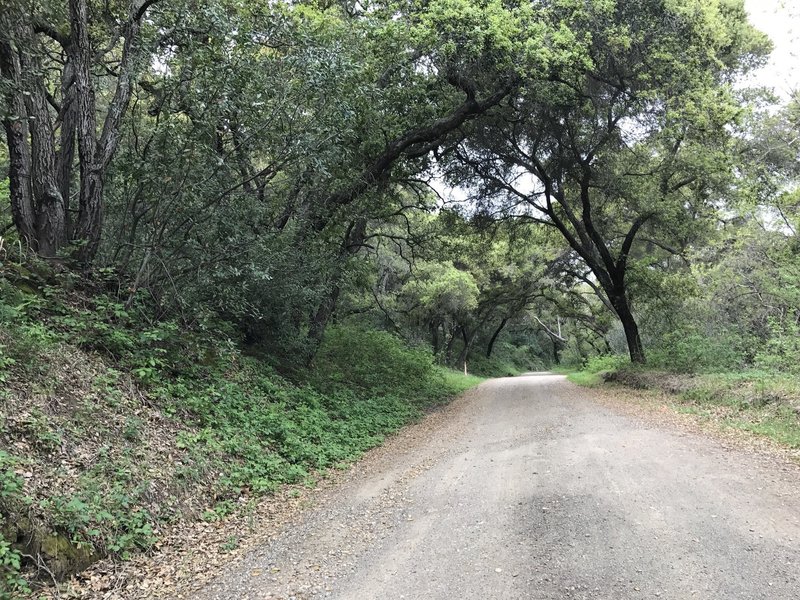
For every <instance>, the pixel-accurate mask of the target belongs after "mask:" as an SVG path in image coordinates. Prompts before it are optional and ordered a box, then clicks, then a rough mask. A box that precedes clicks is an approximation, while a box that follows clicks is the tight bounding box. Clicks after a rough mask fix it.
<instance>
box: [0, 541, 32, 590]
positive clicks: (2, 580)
mask: <svg viewBox="0 0 800 600" xmlns="http://www.w3.org/2000/svg"><path fill="white" fill-rule="evenodd" d="M21 565H22V556H21V555H20V553H19V552H18V551H17V550H15V549H14V548H12V547H11V544H10V543H9V542H8V541H7V540H6V539H5V538H4V537H3V536H2V534H0V600H14V599H15V598H19V597H20V596H22V595H23V594H27V593H30V591H31V590H30V587H29V586H28V582H27V581H26V580H25V578H24V577H23V576H22V575H21V573H20V568H21Z"/></svg>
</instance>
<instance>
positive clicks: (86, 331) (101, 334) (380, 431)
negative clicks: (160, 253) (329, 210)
mask: <svg viewBox="0 0 800 600" xmlns="http://www.w3.org/2000/svg"><path fill="white" fill-rule="evenodd" d="M0 286H2V288H3V289H2V290H0V291H2V294H0V298H1V299H2V300H0V384H2V387H1V388H0V395H1V396H2V397H1V398H0V400H2V402H0V514H2V517H3V521H2V524H0V598H3V599H4V600H5V598H11V597H15V596H18V595H21V594H23V593H25V592H26V591H27V589H28V585H29V583H30V582H31V581H34V580H36V578H37V577H41V576H44V577H45V578H49V577H50V575H49V574H48V572H50V573H52V574H53V575H54V576H56V577H60V576H63V575H66V574H68V573H70V572H74V571H76V570H80V569H81V568H84V567H85V566H87V565H88V564H90V563H91V562H92V561H94V560H96V559H97V558H98V557H101V556H106V555H111V556H116V557H118V558H120V559H124V558H126V557H127V556H130V555H131V554H132V553H135V552H139V551H142V550H147V549H148V548H150V547H152V546H153V544H155V543H156V542H157V540H158V538H159V535H160V533H161V530H162V529H163V528H164V527H166V526H168V525H174V524H175V523H180V522H181V521H186V520H196V519H205V520H216V519H221V518H224V517H225V516H226V515H228V514H230V513H233V512H236V511H238V510H241V509H242V508H243V507H246V506H248V504H249V503H250V502H251V501H253V499H254V498H257V497H258V496H260V495H263V494H267V493H270V492H272V491H273V490H275V489H276V488H277V487H278V486H281V485H283V484H287V483H298V482H306V483H309V484H311V483H312V482H313V477H314V476H316V475H317V474H319V473H323V474H324V471H325V470H326V469H331V468H339V467H342V466H343V465H346V464H347V463H349V462H351V461H353V460H354V459H356V458H357V457H358V456H359V455H360V454H361V453H363V452H364V451H365V450H367V449H369V448H371V447H373V446H375V445H377V444H380V443H381V441H382V440H383V439H384V437H385V436H386V435H389V434H391V433H392V432H394V431H396V430H398V429H399V428H401V427H402V426H404V425H405V424H407V423H409V422H411V421H413V420H414V419H416V418H418V417H419V416H420V415H422V414H423V413H424V411H425V410H427V409H429V408H431V407H433V406H435V405H437V404H440V403H442V402H445V401H446V400H447V399H449V398H451V397H452V396H454V395H455V394H457V393H459V392H461V391H463V390H465V389H467V388H468V387H471V386H473V385H475V384H476V383H478V382H479V381H480V379H479V378H475V377H464V376H463V375H460V374H458V373H455V372H450V371H447V370H445V369H442V368H441V367H438V366H437V365H435V363H434V361H433V358H432V357H431V355H430V353H429V352H427V351H425V350H422V349H416V348H410V347H408V346H407V345H405V344H404V343H403V342H402V341H401V340H400V339H399V338H397V337H395V336H393V335H390V334H388V333H384V332H377V331H368V330H363V329H359V328H355V327H348V326H338V327H332V328H330V330H329V332H328V334H327V336H326V338H325V341H324V343H323V345H322V347H321V349H320V351H319V354H318V355H317V358H316V361H315V365H314V367H313V368H311V369H307V370H298V371H297V372H296V373H295V374H294V377H293V380H291V381H290V380H288V379H286V377H284V376H282V375H280V374H279V373H278V372H277V371H276V370H275V368H274V367H272V366H271V365H270V364H269V363H268V362H266V360H264V358H263V357H261V356H258V355H250V354H248V352H247V349H246V348H244V347H242V346H240V345H239V344H237V343H235V342H234V340H235V337H234V335H233V332H231V331H229V330H226V329H225V325H224V323H215V322H213V321H210V320H207V321H205V322H199V323H198V324H196V325H195V327H193V328H191V329H187V328H185V327H181V326H179V325H178V324H177V323H171V322H167V323H164V322H148V321H146V320H144V319H143V318H142V315H140V314H138V313H137V311H136V307H135V305H134V306H127V307H126V306H124V305H123V304H121V303H119V302H116V301H114V300H113V299H112V298H110V297H108V296H105V295H103V294H97V293H92V294H82V293H78V292H73V293H71V294H67V293H64V292H62V291H60V290H61V289H63V288H59V289H54V288H45V289H44V290H43V293H41V294H38V295H33V294H27V293H22V292H20V291H19V290H18V289H16V288H14V287H12V286H10V285H8V284H7V283H6V282H4V281H2V280H0ZM25 556H27V557H29V558H28V559H27V564H26V560H25ZM31 557H32V558H33V559H34V560H31ZM34 563H38V566H39V571H38V572H37V571H36V564H34ZM23 575H24V577H23ZM36 583H37V584H38V583H39V581H36Z"/></svg>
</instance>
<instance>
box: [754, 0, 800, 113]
mask: <svg viewBox="0 0 800 600" xmlns="http://www.w3.org/2000/svg"><path fill="white" fill-rule="evenodd" d="M745 8H746V9H747V12H748V14H749V15H750V22H751V23H752V24H753V25H755V26H756V27H757V28H758V29H760V30H761V31H763V32H764V33H766V34H767V35H768V36H769V37H770V39H772V43H773V44H774V45H775V48H774V50H773V51H772V56H771V57H770V61H769V63H768V64H767V65H766V66H765V67H764V68H762V69H761V70H760V71H759V72H758V73H755V74H754V75H753V83H754V84H756V85H765V86H769V87H773V88H775V91H776V92H777V93H778V94H779V95H780V97H781V98H783V99H784V100H786V99H788V97H789V94H790V93H791V92H792V91H793V90H800V1H798V0H745Z"/></svg>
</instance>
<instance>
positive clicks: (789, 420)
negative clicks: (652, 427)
mask: <svg viewBox="0 0 800 600" xmlns="http://www.w3.org/2000/svg"><path fill="white" fill-rule="evenodd" d="M560 372H562V373H564V374H566V375H567V378H568V379H569V380H570V381H572V382H573V383H575V384H577V385H582V386H586V387H594V386H599V385H603V384H606V385H622V386H625V387H628V388H633V389H637V390H642V392H643V393H647V392H648V391H650V392H652V391H655V392H662V393H665V394H667V395H668V397H670V398H672V399H673V401H672V402H671V408H672V409H673V410H675V411H677V412H681V413H688V414H692V415H694V416H695V417H696V418H698V419H700V420H702V421H708V422H712V423H714V424H716V425H718V426H719V427H721V428H727V429H736V430H741V431H746V432H749V433H751V434H754V435H757V436H761V437H765V438H768V439H770V440H772V441H774V442H777V443H778V444H781V445H783V446H786V447H788V448H793V449H798V448H800V382H799V381H798V380H797V378H796V377H794V376H792V375H790V374H786V373H781V372H774V371H764V370H755V369H751V370H746V371H742V372H735V373H724V372H723V373H694V374H687V373H674V372H668V371H656V370H648V369H643V368H637V367H633V366H631V365H630V364H629V363H627V364H626V361H625V359H624V358H620V357H616V356H610V357H609V356H607V357H598V358H596V359H592V360H590V361H588V362H587V364H586V365H584V366H583V367H582V368H581V369H579V370H576V369H569V368H565V369H562V370H561V371H560Z"/></svg>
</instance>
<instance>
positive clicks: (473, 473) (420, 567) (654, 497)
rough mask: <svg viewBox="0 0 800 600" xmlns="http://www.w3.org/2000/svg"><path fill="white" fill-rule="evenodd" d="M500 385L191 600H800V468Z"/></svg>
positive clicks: (398, 440) (376, 463)
mask: <svg viewBox="0 0 800 600" xmlns="http://www.w3.org/2000/svg"><path fill="white" fill-rule="evenodd" d="M592 395H593V392H592V391H591V390H588V389H582V388H578V387H575V386H573V385H572V384H570V383H568V382H567V381H565V380H564V378H563V377H561V376H556V375H549V374H531V375H528V376H523V377H516V378H508V379H497V380H492V381H489V382H486V383H484V384H483V385H481V386H480V387H478V388H477V389H476V390H473V391H472V392H470V393H468V394H467V395H465V396H464V397H462V398H460V399H459V400H457V401H456V402H454V403H453V404H452V405H451V406H449V407H447V408H446V409H444V410H442V411H440V412H438V413H436V414H434V415H431V416H430V417H428V418H426V419H425V420H424V421H423V422H421V423H419V424H417V425H414V426H412V427H410V428H408V429H407V430H405V431H404V432H402V433H401V434H399V435H398V436H395V437H393V438H392V439H390V440H389V441H388V442H387V443H386V444H385V445H384V446H383V447H382V448H381V449H379V450H378V451H376V452H373V453H372V454H370V455H369V456H368V457H367V458H366V459H365V460H364V461H362V462H361V463H359V465H357V466H356V467H355V468H354V469H353V470H352V471H351V472H350V473H349V474H348V475H347V476H346V477H345V478H344V481H343V482H342V483H341V485H338V486H335V488H334V489H332V490H331V492H330V493H329V494H328V495H327V497H325V498H323V499H321V500H320V501H319V502H317V503H316V504H315V505H314V506H312V507H309V509H308V510H307V511H306V512H305V513H304V515H303V517H302V518H301V519H300V521H299V522H297V523H294V524H292V525H291V526H290V527H288V528H286V529H285V530H284V531H282V532H281V533H279V534H278V535H276V536H275V537H274V538H272V540H271V541H270V542H269V543H268V544H267V545H265V546H263V547H261V548H259V549H257V550H256V551H255V552H252V553H251V554H249V555H247V556H245V557H244V558H243V559H241V560H238V561H236V562H234V563H231V564H230V565H229V567H228V569H227V570H226V571H225V572H223V573H221V574H220V576H219V577H218V578H217V579H216V580H214V581H212V583H211V584H210V585H208V586H207V587H206V588H205V589H204V590H202V592H201V593H199V594H198V595H197V596H196V597H197V598H199V599H205V600H212V599H215V600H221V599H230V600H233V599H236V600H243V599H256V598H284V599H290V598H297V599H301V598H302V599H307V598H309V599H310V598H337V599H352V600H370V599H376V600H377V599H399V598H407V599H431V600H437V599H442V600H444V599H447V600H463V599H475V600H478V599H480V600H486V599H498V600H501V599H502V600H511V599H517V598H520V599H521V598H526V599H561V598H564V599H583V598H585V599H606V600H620V599H627V598H637V599H638V598H665V599H683V598H689V599H697V600H711V599H714V600H716V599H719V600H732V599H748V600H750V599H756V598H769V599H771V600H782V599H786V600H789V599H792V600H796V599H798V598H800V470H798V468H797V467H796V466H795V465H791V464H787V463H785V462H781V461H779V460H777V459H775V458H773V457H770V456H766V455H761V454H758V453H752V452H747V451H743V450H737V449H730V448H725V447H723V446H722V445H721V444H720V443H719V442H718V441H716V440H714V439H712V438H708V437H705V436H701V435H696V434H692V433H687V432H684V431H680V430H679V429H675V428H671V427H667V426H660V425H657V424H654V423H653V422H651V421H644V420H640V419H637V418H635V417H631V416H625V415H624V414H622V413H620V412H618V411H616V410H614V408H613V407H609V406H607V405H603V404H600V403H597V402H594V401H593V400H592Z"/></svg>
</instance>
